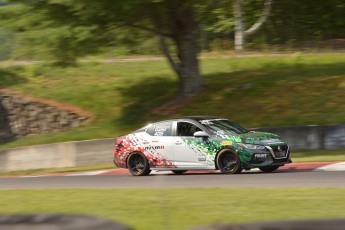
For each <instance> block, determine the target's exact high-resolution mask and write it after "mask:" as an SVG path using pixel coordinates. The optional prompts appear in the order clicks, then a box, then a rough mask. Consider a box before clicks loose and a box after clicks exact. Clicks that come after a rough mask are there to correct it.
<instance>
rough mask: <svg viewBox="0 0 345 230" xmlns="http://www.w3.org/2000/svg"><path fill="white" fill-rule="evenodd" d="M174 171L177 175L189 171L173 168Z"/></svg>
mask: <svg viewBox="0 0 345 230" xmlns="http://www.w3.org/2000/svg"><path fill="white" fill-rule="evenodd" d="M172 172H173V173H175V174H176V175H182V174H183V173H185V172H187V170H172Z"/></svg>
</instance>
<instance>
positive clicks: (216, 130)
mask: <svg viewBox="0 0 345 230" xmlns="http://www.w3.org/2000/svg"><path fill="white" fill-rule="evenodd" d="M199 122H200V123H201V124H202V125H204V126H205V127H206V128H208V129H209V130H210V131H211V133H213V134H216V135H217V134H218V135H232V134H241V133H248V132H249V131H248V130H247V129H245V128H243V127H241V126H240V125H238V124H235V123H233V122H231V121H229V120H226V119H208V120H200V121H199Z"/></svg>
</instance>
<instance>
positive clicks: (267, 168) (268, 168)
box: [259, 166, 279, 173]
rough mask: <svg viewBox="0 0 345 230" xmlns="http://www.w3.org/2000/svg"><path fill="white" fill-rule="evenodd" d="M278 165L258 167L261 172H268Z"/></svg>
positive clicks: (275, 168)
mask: <svg viewBox="0 0 345 230" xmlns="http://www.w3.org/2000/svg"><path fill="white" fill-rule="evenodd" d="M278 168H279V166H264V167H259V169H260V170H261V171H263V172H266V173H270V172H273V171H275V170H277V169H278Z"/></svg>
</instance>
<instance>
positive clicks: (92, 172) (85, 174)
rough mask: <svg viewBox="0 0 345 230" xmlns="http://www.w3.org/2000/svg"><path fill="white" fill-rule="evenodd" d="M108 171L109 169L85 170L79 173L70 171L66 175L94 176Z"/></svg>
mask: <svg viewBox="0 0 345 230" xmlns="http://www.w3.org/2000/svg"><path fill="white" fill-rule="evenodd" d="M108 171H109V170H97V171H87V172H80V173H72V174H68V175H66V176H94V175H98V174H102V173H105V172H108Z"/></svg>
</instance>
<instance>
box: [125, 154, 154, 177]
mask: <svg viewBox="0 0 345 230" xmlns="http://www.w3.org/2000/svg"><path fill="white" fill-rule="evenodd" d="M127 167H128V170H129V172H130V173H131V174H132V175H133V176H146V175H148V174H150V172H151V170H150V166H149V163H148V161H147V159H146V157H145V156H144V155H143V154H142V153H139V152H138V153H132V154H131V155H129V157H128V159H127Z"/></svg>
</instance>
